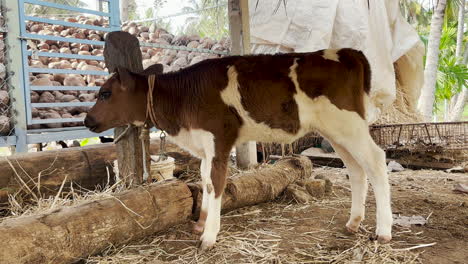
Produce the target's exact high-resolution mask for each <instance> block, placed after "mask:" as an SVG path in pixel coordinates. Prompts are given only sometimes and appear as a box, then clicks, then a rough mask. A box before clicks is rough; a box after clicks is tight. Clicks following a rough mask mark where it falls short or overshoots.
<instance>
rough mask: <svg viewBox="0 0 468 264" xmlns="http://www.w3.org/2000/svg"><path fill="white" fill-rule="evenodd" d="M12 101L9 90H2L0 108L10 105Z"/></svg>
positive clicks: (0, 92)
mask: <svg viewBox="0 0 468 264" xmlns="http://www.w3.org/2000/svg"><path fill="white" fill-rule="evenodd" d="M9 103H10V95H9V94H8V92H7V91H3V90H1V91H0V109H2V108H4V107H6V106H8V104H9Z"/></svg>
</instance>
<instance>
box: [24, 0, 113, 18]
mask: <svg viewBox="0 0 468 264" xmlns="http://www.w3.org/2000/svg"><path fill="white" fill-rule="evenodd" d="M24 2H25V3H28V4H33V5H41V6H47V7H52V8H57V9H65V10H69V11H75V12H78V13H87V14H93V15H97V16H107V17H108V16H110V14H109V13H106V12H100V11H95V10H91V9H86V8H80V7H74V6H70V5H62V4H56V3H52V2H45V1H38V0H24Z"/></svg>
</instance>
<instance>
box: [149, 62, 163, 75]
mask: <svg viewBox="0 0 468 264" xmlns="http://www.w3.org/2000/svg"><path fill="white" fill-rule="evenodd" d="M163 69H164V67H163V65H162V64H159V63H156V64H153V65H151V66H149V67H148V68H146V69H145V70H144V72H145V73H148V74H161V73H163Z"/></svg>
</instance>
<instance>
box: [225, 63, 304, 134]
mask: <svg viewBox="0 0 468 264" xmlns="http://www.w3.org/2000/svg"><path fill="white" fill-rule="evenodd" d="M293 60H294V58H292V57H285V58H283V59H281V60H278V57H274V56H269V57H260V56H249V57H244V58H240V59H238V60H237V61H235V62H234V64H233V65H234V66H235V69H236V71H237V75H238V77H237V81H238V83H239V87H238V89H239V93H240V95H241V103H242V106H243V107H244V109H245V110H246V111H247V112H248V113H249V116H250V117H251V118H252V119H253V120H254V121H255V122H257V123H262V122H263V123H265V124H266V125H268V126H269V127H271V128H277V129H283V130H284V131H286V132H288V133H291V134H296V133H297V132H298V130H299V128H300V122H299V112H298V107H297V104H296V101H295V100H294V94H295V93H296V89H295V87H294V83H293V82H292V81H291V79H290V78H289V76H288V74H289V66H290V65H291V64H292V63H293ZM259 102H266V104H263V103H259Z"/></svg>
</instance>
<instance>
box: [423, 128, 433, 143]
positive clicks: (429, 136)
mask: <svg viewBox="0 0 468 264" xmlns="http://www.w3.org/2000/svg"><path fill="white" fill-rule="evenodd" d="M424 128H425V129H426V132H427V137H428V139H429V143H431V145H432V140H431V134H430V133H429V129H428V128H427V124H424Z"/></svg>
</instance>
